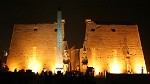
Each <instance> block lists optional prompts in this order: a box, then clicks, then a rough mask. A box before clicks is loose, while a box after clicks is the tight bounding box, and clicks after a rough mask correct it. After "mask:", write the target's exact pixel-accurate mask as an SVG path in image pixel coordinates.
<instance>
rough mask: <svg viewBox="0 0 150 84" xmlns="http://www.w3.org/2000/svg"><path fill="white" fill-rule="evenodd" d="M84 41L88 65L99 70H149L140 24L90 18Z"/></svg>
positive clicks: (133, 71)
mask: <svg viewBox="0 0 150 84" xmlns="http://www.w3.org/2000/svg"><path fill="white" fill-rule="evenodd" d="M84 45H85V48H86V54H87V58H88V67H93V68H94V70H95V72H96V73H99V72H104V71H108V72H110V73H147V70H146V64H145V59H144V55H143V50H142V46H141V41H140V36H139V32H138V26H137V25H122V24H121V25H118V24H96V23H94V22H93V21H91V20H90V19H87V20H86V33H85V41H84ZM82 50H83V49H81V52H80V55H81V56H80V57H81V59H82ZM80 67H81V70H82V66H80Z"/></svg>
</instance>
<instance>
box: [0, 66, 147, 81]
mask: <svg viewBox="0 0 150 84" xmlns="http://www.w3.org/2000/svg"><path fill="white" fill-rule="evenodd" d="M1 70H3V69H1ZM7 70H8V69H7V68H6V70H4V71H0V84H10V83H11V84H12V83H13V84H79V83H80V84H131V83H138V84H139V83H141V84H149V83H150V75H149V74H110V73H107V72H106V75H105V76H103V77H100V78H96V77H95V76H94V74H93V73H92V74H91V73H90V74H89V73H88V72H86V73H82V72H79V71H70V72H66V73H65V74H64V73H61V71H57V73H52V71H42V72H41V73H34V72H32V70H26V71H25V70H24V69H22V70H19V71H17V70H16V69H15V70H14V72H9V71H7Z"/></svg>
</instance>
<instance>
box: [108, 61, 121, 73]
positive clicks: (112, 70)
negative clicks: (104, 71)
mask: <svg viewBox="0 0 150 84" xmlns="http://www.w3.org/2000/svg"><path fill="white" fill-rule="evenodd" d="M110 73H121V66H120V65H119V63H118V61H117V60H114V61H113V63H112V64H111V65H110Z"/></svg>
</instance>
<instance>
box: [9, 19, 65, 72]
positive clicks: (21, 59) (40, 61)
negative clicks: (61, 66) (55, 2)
mask: <svg viewBox="0 0 150 84" xmlns="http://www.w3.org/2000/svg"><path fill="white" fill-rule="evenodd" d="M62 34H63V36H62V37H63V38H64V20H62ZM56 36H57V23H53V24H16V25H15V26H14V29H13V34H12V40H11V44H10V49H9V50H10V52H9V56H8V58H7V65H8V67H9V69H10V71H14V69H16V68H17V70H21V69H25V70H26V69H32V70H33V71H34V72H37V71H38V72H41V71H42V70H43V68H46V69H47V70H51V71H54V69H55V68H56V67H55V65H56V54H57V52H56V51H57V50H56V47H57V38H56Z"/></svg>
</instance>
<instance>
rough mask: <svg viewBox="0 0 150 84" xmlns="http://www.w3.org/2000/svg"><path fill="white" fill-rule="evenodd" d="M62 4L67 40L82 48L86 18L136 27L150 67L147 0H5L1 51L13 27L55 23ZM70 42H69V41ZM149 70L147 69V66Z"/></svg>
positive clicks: (1, 13) (0, 10)
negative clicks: (15, 25)
mask: <svg viewBox="0 0 150 84" xmlns="http://www.w3.org/2000/svg"><path fill="white" fill-rule="evenodd" d="M60 4H61V8H62V13H63V19H65V21H66V23H65V31H67V32H65V33H66V40H68V43H69V45H70V46H72V45H77V47H81V46H82V43H83V38H84V33H85V31H84V30H85V19H87V18H90V19H92V20H93V21H95V22H98V23H115V24H117V23H124V24H137V25H138V26H139V32H140V37H141V42H142V47H143V52H144V55H145V58H146V63H147V65H149V64H150V37H149V36H150V31H149V30H150V29H149V28H150V25H149V15H150V14H148V12H149V7H148V5H150V4H149V3H148V2H146V0H4V1H1V2H0V49H2V50H8V48H9V44H10V41H11V34H12V30H13V26H14V24H17V23H28V24H29V23H51V22H56V18H57V17H56V13H57V8H58V6H59V5H60ZM70 39H71V40H70ZM148 68H150V67H148Z"/></svg>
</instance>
